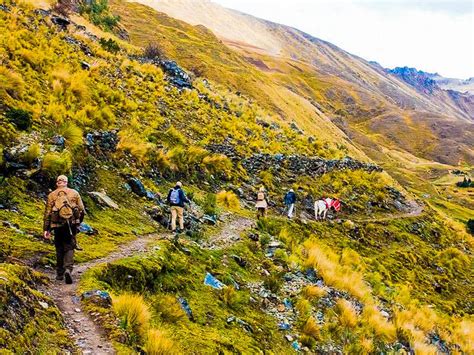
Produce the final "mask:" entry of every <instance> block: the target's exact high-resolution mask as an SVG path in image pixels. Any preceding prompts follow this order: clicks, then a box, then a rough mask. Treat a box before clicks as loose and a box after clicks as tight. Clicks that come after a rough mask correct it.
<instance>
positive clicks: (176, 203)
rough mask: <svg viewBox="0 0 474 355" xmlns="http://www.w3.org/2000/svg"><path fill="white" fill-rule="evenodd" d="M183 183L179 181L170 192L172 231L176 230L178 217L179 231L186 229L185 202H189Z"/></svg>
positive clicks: (168, 199)
mask: <svg viewBox="0 0 474 355" xmlns="http://www.w3.org/2000/svg"><path fill="white" fill-rule="evenodd" d="M182 186H183V184H182V183H181V182H180V181H178V182H177V183H176V185H175V186H174V187H173V188H172V189H170V191H169V192H168V197H167V199H166V200H167V201H168V204H169V205H170V206H171V231H172V232H176V217H178V219H179V231H180V232H182V231H183V230H184V204H185V203H189V200H188V199H187V197H186V195H185V194H184V191H183V189H182V188H181V187H182Z"/></svg>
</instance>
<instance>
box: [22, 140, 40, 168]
mask: <svg viewBox="0 0 474 355" xmlns="http://www.w3.org/2000/svg"><path fill="white" fill-rule="evenodd" d="M40 153H41V148H40V146H39V144H32V145H30V146H29V147H28V150H27V151H26V152H25V153H24V154H23V156H22V157H21V160H22V161H24V162H25V163H26V164H28V165H31V164H33V162H34V161H35V160H36V159H38V158H39V156H40Z"/></svg>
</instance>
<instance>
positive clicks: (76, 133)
mask: <svg viewBox="0 0 474 355" xmlns="http://www.w3.org/2000/svg"><path fill="white" fill-rule="evenodd" d="M59 134H60V135H62V136H63V137H64V139H65V140H66V145H67V146H68V147H77V146H79V145H81V144H82V129H80V128H79V127H77V126H76V125H75V124H74V123H70V122H67V123H65V124H64V125H63V126H62V127H61V128H60V129H59Z"/></svg>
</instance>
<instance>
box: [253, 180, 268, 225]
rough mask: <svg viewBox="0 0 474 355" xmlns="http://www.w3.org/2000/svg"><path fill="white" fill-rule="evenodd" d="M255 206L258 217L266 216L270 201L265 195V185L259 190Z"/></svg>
mask: <svg viewBox="0 0 474 355" xmlns="http://www.w3.org/2000/svg"><path fill="white" fill-rule="evenodd" d="M255 207H256V208H257V219H260V217H265V212H266V211H267V208H268V203H267V198H266V196H265V188H264V187H263V186H262V187H261V188H260V189H259V190H258V192H257V202H256V203H255Z"/></svg>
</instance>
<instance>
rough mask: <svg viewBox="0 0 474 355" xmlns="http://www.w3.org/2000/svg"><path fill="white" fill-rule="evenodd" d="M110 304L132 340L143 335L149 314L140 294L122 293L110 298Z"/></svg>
mask: <svg viewBox="0 0 474 355" xmlns="http://www.w3.org/2000/svg"><path fill="white" fill-rule="evenodd" d="M112 301H113V303H112V306H113V309H114V311H115V313H116V314H117V316H118V317H119V319H120V326H121V327H122V328H123V329H124V330H126V331H127V332H129V333H130V335H131V336H132V340H135V341H136V340H138V339H139V338H141V337H143V336H145V334H146V333H147V330H148V323H149V321H150V318H151V315H150V311H149V309H148V305H147V304H146V303H145V300H144V299H143V297H142V296H141V295H138V294H129V293H124V294H122V295H120V296H114V297H113V298H112Z"/></svg>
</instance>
